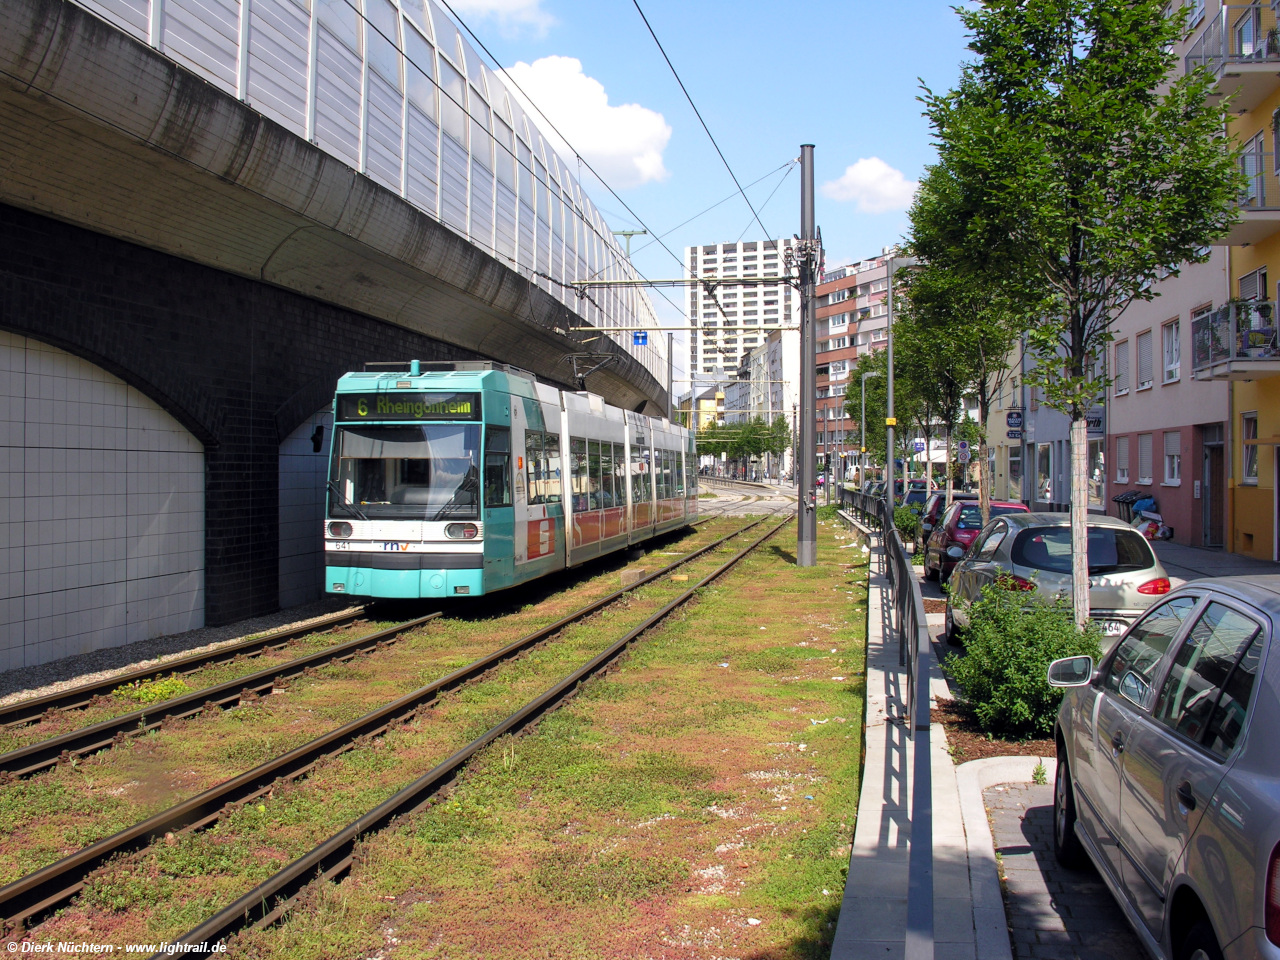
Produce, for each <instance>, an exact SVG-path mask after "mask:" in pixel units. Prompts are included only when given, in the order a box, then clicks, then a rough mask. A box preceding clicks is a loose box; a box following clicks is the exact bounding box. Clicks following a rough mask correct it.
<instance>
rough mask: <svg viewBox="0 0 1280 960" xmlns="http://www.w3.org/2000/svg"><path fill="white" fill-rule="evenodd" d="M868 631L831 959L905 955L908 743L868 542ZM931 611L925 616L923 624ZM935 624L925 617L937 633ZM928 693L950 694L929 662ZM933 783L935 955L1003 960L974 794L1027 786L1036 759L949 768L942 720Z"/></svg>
mask: <svg viewBox="0 0 1280 960" xmlns="http://www.w3.org/2000/svg"><path fill="white" fill-rule="evenodd" d="M871 553H872V563H871V577H870V583H869V590H868V593H869V597H868V601H869V603H868V615H867V616H868V630H867V719H866V744H865V749H864V754H863V775H862V792H861V796H860V797H859V801H858V817H857V823H856V827H855V830H854V838H853V852H852V855H851V856H850V859H849V875H848V878H847V880H846V882H845V889H844V900H843V902H842V903H841V906H840V916H839V918H838V920H837V924H836V932H835V937H834V942H833V945H832V951H831V957H832V960H871V958H876V960H898V958H901V957H903V956H904V954H905V949H906V947H905V931H906V919H907V883H908V870H907V862H908V852H909V842H910V838H911V826H910V811H911V803H910V798H911V784H910V783H909V782H908V773H909V771H910V770H911V769H912V756H913V749H914V744H913V743H912V741H911V740H910V739H908V738H907V730H906V727H905V726H904V725H903V724H902V722H901V719H900V718H901V717H902V716H903V715H904V713H905V709H906V708H905V704H904V700H905V696H906V671H905V668H902V667H899V666H898V638H897V633H896V631H895V629H894V625H893V624H892V622H891V616H892V607H891V603H890V594H889V583H888V578H887V575H886V572H885V571H886V566H885V558H884V551H883V548H882V547H881V546H879V545H878V544H876V545H873V546H872V551H871ZM937 616H938V615H932V616H931V617H930V619H931V620H933V619H935V618H937ZM939 626H940V624H939V623H930V632H931V633H933V634H936V633H937V630H938V627H939ZM929 686H930V698H931V700H936V699H937V698H938V697H939V696H942V697H946V696H948V695H949V692H948V690H947V685H946V681H945V680H944V679H943V677H942V675H941V670H940V666H939V664H938V662H937V660H936V658H934V659H932V660H931V664H930V683H929ZM930 751H931V757H930V767H931V770H932V781H933V796H932V805H933V856H934V865H933V895H934V917H933V928H934V953H933V955H934V957H935V958H936V960H978V958H981V960H1010V958H1011V957H1012V952H1011V949H1010V941H1009V931H1008V925H1007V922H1006V919H1005V910H1004V902H1003V899H1002V894H1001V889H1000V878H999V874H998V873H997V866H996V857H995V851H994V846H993V843H992V838H991V832H990V829H989V827H988V825H987V819H986V811H985V809H984V808H983V805H982V790H983V789H984V788H986V787H989V786H992V785H994V784H998V783H1005V782H1027V781H1029V780H1030V779H1031V769H1032V767H1033V766H1034V764H1035V763H1036V758H1034V757H1016V758H997V759H995V760H980V761H975V762H973V763H969V764H964V765H963V766H962V767H959V768H957V767H956V766H955V765H954V764H953V763H952V761H951V757H950V755H949V754H948V753H947V739H946V733H945V731H944V730H943V728H942V726H941V725H940V724H934V725H933V726H932V727H931V728H930Z"/></svg>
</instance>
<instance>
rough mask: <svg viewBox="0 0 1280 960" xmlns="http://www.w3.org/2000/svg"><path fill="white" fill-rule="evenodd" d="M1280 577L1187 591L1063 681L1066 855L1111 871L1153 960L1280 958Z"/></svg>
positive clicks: (1069, 664)
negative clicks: (1279, 629) (1273, 648)
mask: <svg viewBox="0 0 1280 960" xmlns="http://www.w3.org/2000/svg"><path fill="white" fill-rule="evenodd" d="M1277 623H1280V576H1266V577H1224V578H1221V579H1215V580H1197V581H1194V582H1192V583H1188V584H1186V585H1185V586H1182V587H1179V588H1178V589H1177V590H1175V591H1174V592H1172V593H1170V594H1169V595H1168V596H1167V597H1165V598H1163V599H1162V600H1161V601H1160V602H1158V603H1157V604H1156V605H1155V606H1153V607H1152V608H1151V609H1150V610H1149V611H1148V612H1147V613H1146V615H1145V616H1143V617H1142V618H1141V619H1140V620H1139V621H1138V622H1137V623H1136V624H1135V625H1134V626H1133V627H1132V628H1131V629H1130V630H1129V631H1128V633H1126V634H1125V635H1124V636H1123V637H1122V638H1121V639H1120V640H1119V641H1118V642H1117V643H1116V644H1115V646H1114V648H1113V649H1112V650H1111V651H1110V652H1109V653H1107V654H1105V655H1104V656H1103V657H1102V660H1101V662H1100V664H1099V665H1098V666H1097V668H1096V669H1095V667H1094V664H1093V660H1092V658H1091V657H1071V658H1068V659H1065V660H1058V661H1055V662H1054V663H1053V664H1052V665H1051V666H1050V667H1049V682H1050V683H1051V684H1053V685H1054V686H1059V687H1068V688H1069V689H1068V690H1067V691H1066V695H1065V697H1064V698H1063V701H1062V708H1061V710H1060V712H1059V714H1058V722H1057V727H1056V730H1055V738H1056V740H1057V753H1058V770H1057V782H1056V784H1055V787H1054V838H1053V839H1054V849H1055V852H1056V853H1057V856H1058V859H1059V860H1060V861H1061V862H1062V863H1064V864H1067V865H1069V866H1074V865H1078V864H1080V863H1082V862H1083V861H1084V859H1085V857H1086V856H1087V857H1088V859H1089V860H1092V861H1093V863H1094V864H1095V865H1096V866H1097V868H1098V871H1099V872H1100V873H1101V874H1102V877H1103V879H1104V880H1105V881H1106V883H1107V886H1109V887H1110V888H1111V892H1112V893H1113V894H1114V895H1115V897H1116V899H1117V900H1118V901H1119V903H1120V906H1121V908H1122V909H1123V910H1124V912H1125V914H1126V916H1127V917H1128V919H1129V922H1130V923H1131V924H1132V925H1133V928H1134V929H1135V930H1136V931H1137V933H1138V936H1139V937H1140V938H1141V939H1142V940H1143V941H1144V943H1145V945H1146V947H1147V949H1148V950H1149V951H1150V953H1151V954H1152V956H1154V957H1157V958H1169V960H1222V958H1231V960H1244V958H1270V960H1276V958H1280V751H1277V749H1276V745H1275V744H1274V743H1273V742H1272V740H1271V738H1272V737H1274V736H1275V735H1276V731H1277V730H1280V657H1277V659H1276V660H1275V661H1272V660H1270V659H1269V657H1268V648H1269V645H1270V643H1271V639H1272V637H1273V636H1274V634H1275V631H1276V625H1277Z"/></svg>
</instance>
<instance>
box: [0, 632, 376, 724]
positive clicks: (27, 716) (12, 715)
mask: <svg viewBox="0 0 1280 960" xmlns="http://www.w3.org/2000/svg"><path fill="white" fill-rule="evenodd" d="M367 612H368V611H367V610H366V609H365V608H363V607H362V608H360V609H358V610H347V611H344V612H342V613H334V614H330V615H329V616H327V617H323V618H320V619H318V620H313V621H311V622H310V623H307V624H299V625H298V626H293V627H285V628H284V629H282V630H273V631H272V632H270V633H266V634H262V635H261V636H256V637H251V638H249V639H247V640H241V641H240V642H238V643H231V644H227V645H226V646H225V647H219V648H218V649H216V650H206V651H205V652H203V653H193V654H190V655H189V656H185V657H178V658H177V659H174V660H168V661H165V662H163V663H155V664H152V665H151V666H149V667H142V668H140V669H138V670H130V671H129V672H128V673H121V674H117V675H116V676H114V677H108V678H107V679H105V680H95V681H94V682H92V683H86V684H82V685H80V686H76V687H72V688H70V689H69V690H62V691H60V692H58V693H50V694H46V695H45V696H43V697H32V698H31V699H28V700H18V701H16V702H14V703H9V704H5V705H4V706H0V726H5V727H21V726H26V725H27V724H29V723H33V722H35V721H36V720H39V719H40V718H41V717H43V716H44V715H45V714H46V713H47V712H49V711H50V710H77V709H83V708H85V707H88V706H90V705H92V704H93V702H94V700H95V699H97V698H98V697H101V696H106V695H108V694H110V693H112V692H113V691H114V690H116V689H117V688H118V687H122V686H126V685H128V684H131V683H139V682H141V681H144V680H154V679H159V678H160V677H167V676H171V675H173V674H175V673H178V674H188V673H194V672H195V671H196V670H199V669H200V668H201V667H206V666H209V665H210V664H214V663H223V662H225V661H227V660H234V659H235V658H236V657H241V656H243V657H250V656H257V655H258V654H262V653H265V652H267V651H268V650H277V649H279V648H281V647H285V646H288V645H289V643H291V642H292V641H294V640H296V639H298V637H304V636H306V635H307V634H310V633H319V632H321V631H322V630H330V629H332V628H333V627H336V626H342V625H343V624H347V623H351V622H352V621H354V620H359V619H360V618H361V617H363V616H365V615H366V614H367Z"/></svg>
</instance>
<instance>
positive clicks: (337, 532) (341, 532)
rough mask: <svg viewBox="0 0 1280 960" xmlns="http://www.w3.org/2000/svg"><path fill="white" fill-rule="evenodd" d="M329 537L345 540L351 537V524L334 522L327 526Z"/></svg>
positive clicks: (339, 521)
mask: <svg viewBox="0 0 1280 960" xmlns="http://www.w3.org/2000/svg"><path fill="white" fill-rule="evenodd" d="M329 536H331V537H337V538H338V539H339V540H345V539H347V537H349V536H351V524H349V523H347V521H345V520H334V521H333V522H332V523H330V524H329Z"/></svg>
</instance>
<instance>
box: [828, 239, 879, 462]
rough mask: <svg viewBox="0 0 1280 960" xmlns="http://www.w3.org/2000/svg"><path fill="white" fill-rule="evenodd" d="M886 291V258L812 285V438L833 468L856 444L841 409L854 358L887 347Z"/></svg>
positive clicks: (853, 426)
mask: <svg viewBox="0 0 1280 960" xmlns="http://www.w3.org/2000/svg"><path fill="white" fill-rule="evenodd" d="M888 291H889V269H888V258H887V256H886V255H882V256H879V257H873V258H870V259H867V260H860V261H858V262H857V263H851V264H849V265H848V266H845V267H838V268H836V269H834V270H828V271H826V272H825V273H824V274H823V277H822V282H821V283H819V284H818V285H817V289H816V295H817V298H818V303H817V325H816V327H815V329H814V343H815V349H816V354H817V371H816V377H815V382H814V387H815V390H816V391H817V402H816V411H817V433H816V437H817V444H818V458H819V460H822V459H824V458H826V459H827V461H828V462H829V463H830V464H832V466H833V467H834V465H835V464H836V463H837V462H838V460H839V458H840V455H841V454H843V453H848V454H852V453H856V452H857V451H858V449H859V446H860V441H861V436H860V424H859V423H858V420H857V417H856V416H852V417H851V416H849V411H847V410H846V408H845V402H844V401H845V393H846V391H847V389H848V387H849V383H850V378H851V377H852V376H853V374H854V368H855V367H856V366H857V363H858V357H859V356H860V355H861V354H863V353H866V352H867V351H869V350H877V349H881V348H883V347H884V346H885V345H886V344H887V343H888V339H889V305H888V299H887V298H888Z"/></svg>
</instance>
